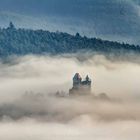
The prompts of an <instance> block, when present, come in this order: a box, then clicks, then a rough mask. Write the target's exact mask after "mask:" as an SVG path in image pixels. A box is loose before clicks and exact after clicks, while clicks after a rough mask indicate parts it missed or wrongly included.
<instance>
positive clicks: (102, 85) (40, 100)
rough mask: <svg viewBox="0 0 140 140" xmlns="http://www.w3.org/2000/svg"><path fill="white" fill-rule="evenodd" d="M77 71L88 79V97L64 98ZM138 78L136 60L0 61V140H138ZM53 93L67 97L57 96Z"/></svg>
mask: <svg viewBox="0 0 140 140" xmlns="http://www.w3.org/2000/svg"><path fill="white" fill-rule="evenodd" d="M134 58H135V61H134ZM76 72H79V73H80V74H81V76H82V77H83V78H84V77H85V76H86V75H87V74H88V75H89V76H90V78H91V79H92V94H91V95H86V96H81V95H79V96H69V95H68V92H69V89H70V88H72V78H73V75H74V74H75V73H76ZM139 75H140V63H139V56H138V57H137V56H135V57H131V59H128V60H127V59H126V58H124V57H123V56H122V57H120V58H119V59H118V58H117V59H114V58H113V59H107V58H106V57H105V56H103V55H92V54H90V55H89V54H84V55H83V54H76V55H63V56H32V55H29V56H24V57H11V58H9V59H8V60H5V61H3V60H1V61H0V139H2V140H11V139H13V140H19V139H21V140H26V139H30V140H38V139H39V140H46V139H51V140H60V139H61V140H71V139H72V140H85V139H87V140H92V139H95V140H108V139H110V140H118V139H119V140H132V139H133V140H139V139H140V134H139V132H140V93H139V92H140V87H139V83H140V79H139ZM57 91H60V92H61V91H63V93H65V94H64V95H65V96H63V97H58V96H56V95H55V93H56V92H57ZM100 93H106V95H107V96H108V99H103V98H100V96H99V95H100Z"/></svg>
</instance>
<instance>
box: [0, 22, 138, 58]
mask: <svg viewBox="0 0 140 140" xmlns="http://www.w3.org/2000/svg"><path fill="white" fill-rule="evenodd" d="M78 51H93V52H98V53H106V54H109V53H113V54H115V55H118V54H120V53H125V52H135V53H139V52H140V47H139V46H135V45H129V44H124V43H122V44H121V43H118V42H112V41H105V40H101V39H97V38H87V37H85V36H84V37H81V36H80V34H79V33H77V34H76V35H75V36H73V35H70V34H67V33H61V32H49V31H43V30H29V29H16V28H15V26H14V25H13V23H12V22H10V25H9V27H8V28H6V29H0V56H1V57H2V56H9V55H14V54H15V55H25V54H44V53H50V54H61V53H75V52H78Z"/></svg>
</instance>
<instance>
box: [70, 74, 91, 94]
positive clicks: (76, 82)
mask: <svg viewBox="0 0 140 140" xmlns="http://www.w3.org/2000/svg"><path fill="white" fill-rule="evenodd" d="M90 93H91V79H90V78H89V76H88V75H87V76H86V78H85V79H84V80H82V78H81V76H80V74H79V73H76V74H75V75H74V77H73V87H72V89H70V90H69V94H70V95H87V94H90Z"/></svg>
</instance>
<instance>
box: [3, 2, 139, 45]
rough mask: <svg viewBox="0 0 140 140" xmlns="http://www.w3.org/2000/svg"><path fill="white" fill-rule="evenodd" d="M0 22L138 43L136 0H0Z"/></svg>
mask: <svg viewBox="0 0 140 140" xmlns="http://www.w3.org/2000/svg"><path fill="white" fill-rule="evenodd" d="M0 11H1V12H0V21H1V22H0V25H1V26H3V25H5V26H8V22H9V21H10V20H12V21H13V22H14V23H15V24H16V25H17V26H18V27H26V28H34V29H40V28H41V29H45V30H47V29H48V30H50V31H52V30H54V31H56V30H60V31H64V32H69V33H71V34H75V33H76V32H79V33H81V34H82V35H86V36H89V37H100V38H103V39H108V40H115V41H120V42H128V43H131V44H132V43H134V44H139V42H140V40H139V35H140V29H139V26H140V6H139V1H138V0H71V1H69V0H1V2H0Z"/></svg>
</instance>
